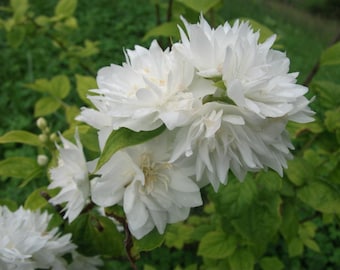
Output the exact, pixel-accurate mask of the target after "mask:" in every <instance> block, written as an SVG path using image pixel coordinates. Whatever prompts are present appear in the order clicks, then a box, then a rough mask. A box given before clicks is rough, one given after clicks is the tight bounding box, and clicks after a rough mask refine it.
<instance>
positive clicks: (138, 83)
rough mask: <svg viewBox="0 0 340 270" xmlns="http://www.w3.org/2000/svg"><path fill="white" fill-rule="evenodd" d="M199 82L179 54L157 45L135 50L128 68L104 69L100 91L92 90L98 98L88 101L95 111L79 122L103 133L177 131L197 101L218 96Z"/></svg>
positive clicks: (130, 52)
mask: <svg viewBox="0 0 340 270" xmlns="http://www.w3.org/2000/svg"><path fill="white" fill-rule="evenodd" d="M194 78H195V77H194V68H193V67H192V65H191V64H189V63H188V62H186V60H185V59H184V58H183V57H181V56H180V55H179V54H178V53H177V52H173V51H169V50H168V49H167V50H165V51H163V50H162V49H161V48H160V46H159V45H158V44H157V42H156V41H153V42H152V44H151V47H150V49H146V48H143V47H140V46H136V47H135V50H127V52H126V63H124V64H123V66H119V65H111V66H109V67H104V68H102V69H101V70H99V72H98V76H97V84H98V87H99V89H96V90H92V91H93V92H95V93H97V94H98V95H94V96H89V97H88V98H89V99H90V100H91V101H92V103H93V104H94V105H95V107H96V110H95V109H89V108H83V110H82V112H81V114H80V115H79V116H78V117H77V120H80V121H84V122H86V123H88V124H89V125H91V126H93V127H95V128H97V129H99V130H101V129H105V128H108V127H109V128H110V129H111V130H112V129H115V130H116V129H119V128H120V127H126V128H129V129H132V130H134V131H140V130H153V129H156V128H158V127H160V126H161V125H162V124H163V123H164V124H165V125H166V126H167V128H168V129H174V128H175V127H178V126H182V125H184V124H185V123H186V121H187V120H188V117H190V113H191V111H192V109H193V107H194V106H195V102H197V100H199V99H200V98H203V97H204V96H205V95H207V94H210V93H213V92H214V87H212V85H211V84H210V83H207V82H206V81H204V80H203V79H197V78H196V79H195V80H194ZM193 80H194V81H195V83H196V84H195V86H194V88H192V83H193ZM197 80H198V81H200V83H199V84H197Z"/></svg>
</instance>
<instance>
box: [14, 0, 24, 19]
mask: <svg viewBox="0 0 340 270" xmlns="http://www.w3.org/2000/svg"><path fill="white" fill-rule="evenodd" d="M10 5H11V8H12V9H13V13H14V19H15V21H20V20H21V19H22V18H23V17H24V15H25V13H26V11H27V10H28V0H11V1H10Z"/></svg>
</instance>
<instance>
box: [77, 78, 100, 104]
mask: <svg viewBox="0 0 340 270" xmlns="http://www.w3.org/2000/svg"><path fill="white" fill-rule="evenodd" d="M76 83H77V92H78V95H79V97H80V99H81V100H82V101H84V102H85V103H86V104H87V105H89V106H93V105H92V102H91V101H90V100H89V99H88V98H87V96H88V95H91V92H89V90H91V89H96V88H97V82H96V80H95V78H93V77H90V76H82V75H78V74H77V75H76Z"/></svg>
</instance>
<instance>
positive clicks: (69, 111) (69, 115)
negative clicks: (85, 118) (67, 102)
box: [65, 105, 80, 125]
mask: <svg viewBox="0 0 340 270" xmlns="http://www.w3.org/2000/svg"><path fill="white" fill-rule="evenodd" d="M79 113H80V110H79V108H78V106H76V105H72V106H66V107H65V115H66V121H67V123H69V125H72V124H74V123H79V122H78V121H77V120H76V119H75V118H76V116H78V115H79Z"/></svg>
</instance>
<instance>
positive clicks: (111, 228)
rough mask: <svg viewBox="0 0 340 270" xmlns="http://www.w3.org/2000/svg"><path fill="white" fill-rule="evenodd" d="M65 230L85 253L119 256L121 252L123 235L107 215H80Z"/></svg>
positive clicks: (89, 254)
mask: <svg viewBox="0 0 340 270" xmlns="http://www.w3.org/2000/svg"><path fill="white" fill-rule="evenodd" d="M66 231H67V232H70V233H72V242H73V243H75V244H76V245H77V246H78V247H79V249H80V251H81V252H82V253H83V254H85V255H88V256H93V255H99V254H100V255H103V256H106V255H107V256H110V257H119V256H121V255H122V254H123V235H122V234H121V233H120V232H118V230H117V225H116V224H114V223H113V222H112V221H111V220H110V219H109V218H107V217H103V216H95V215H93V214H91V213H88V214H83V215H80V216H79V217H78V218H77V219H75V220H74V221H73V222H72V223H71V224H69V226H67V227H66Z"/></svg>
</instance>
